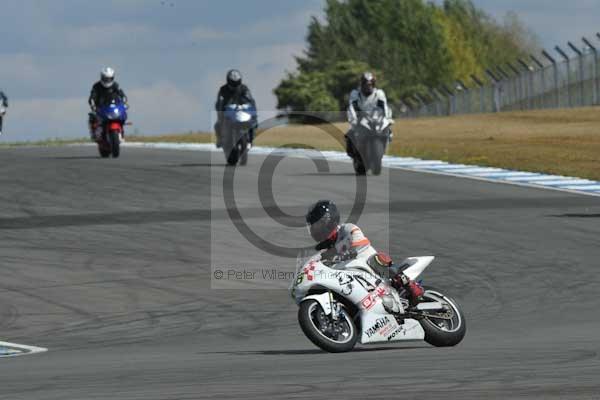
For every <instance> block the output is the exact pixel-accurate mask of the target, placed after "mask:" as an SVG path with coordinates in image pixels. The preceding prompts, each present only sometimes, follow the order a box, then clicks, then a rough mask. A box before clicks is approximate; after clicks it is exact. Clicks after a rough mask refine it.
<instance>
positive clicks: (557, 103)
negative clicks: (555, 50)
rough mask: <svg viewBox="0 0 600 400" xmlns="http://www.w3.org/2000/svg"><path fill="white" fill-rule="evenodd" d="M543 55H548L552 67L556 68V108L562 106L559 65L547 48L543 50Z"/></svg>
mask: <svg viewBox="0 0 600 400" xmlns="http://www.w3.org/2000/svg"><path fill="white" fill-rule="evenodd" d="M542 55H543V56H544V57H546V58H547V59H548V60H549V61H550V62H551V63H552V69H553V70H554V90H555V91H556V108H559V107H560V91H559V89H558V66H557V65H556V60H555V59H554V57H552V56H551V55H550V54H548V52H547V51H546V50H542Z"/></svg>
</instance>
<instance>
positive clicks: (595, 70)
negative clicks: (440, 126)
mask: <svg viewBox="0 0 600 400" xmlns="http://www.w3.org/2000/svg"><path fill="white" fill-rule="evenodd" d="M596 39H598V40H600V33H597V34H596ZM582 43H583V46H581V47H578V46H576V45H575V44H573V43H572V42H568V43H567V47H566V48H565V49H567V48H568V50H566V51H565V49H563V48H561V47H559V46H555V48H554V52H555V53H556V54H555V55H554V56H553V55H552V54H551V53H550V52H548V51H546V50H543V51H542V52H541V53H540V54H539V55H533V54H531V55H530V56H529V57H527V58H520V59H517V60H515V61H514V62H511V63H507V64H504V65H498V66H496V67H494V68H490V69H488V70H486V76H485V78H484V77H478V76H475V75H471V76H470V80H469V84H467V83H466V82H463V81H461V80H458V81H456V82H455V84H454V85H452V86H449V85H442V86H440V87H437V88H429V93H428V94H427V95H413V96H408V97H405V98H404V99H402V101H401V102H400V103H399V104H397V105H396V107H395V108H396V109H398V106H399V108H400V111H401V113H400V116H402V117H407V118H416V117H425V116H445V115H454V114H471V113H489V112H501V111H516V110H534V109H545V108H564V107H585V106H594V105H599V104H600V69H599V68H600V65H599V64H600V54H599V52H600V45H596V44H595V43H592V41H590V40H588V39H587V38H585V37H584V38H582ZM569 53H571V54H572V55H571V56H569Z"/></svg>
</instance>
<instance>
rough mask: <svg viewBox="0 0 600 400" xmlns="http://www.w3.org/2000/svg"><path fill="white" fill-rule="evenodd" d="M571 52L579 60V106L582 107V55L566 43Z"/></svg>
mask: <svg viewBox="0 0 600 400" xmlns="http://www.w3.org/2000/svg"><path fill="white" fill-rule="evenodd" d="M567 44H568V45H569V47H570V48H571V50H573V51H574V52H575V53H576V54H577V57H578V58H579V106H580V107H583V105H584V104H583V103H584V95H583V87H584V86H583V85H584V81H583V80H584V72H583V53H582V52H581V50H579V49H578V48H577V47H576V46H575V45H574V44H573V43H571V42H567Z"/></svg>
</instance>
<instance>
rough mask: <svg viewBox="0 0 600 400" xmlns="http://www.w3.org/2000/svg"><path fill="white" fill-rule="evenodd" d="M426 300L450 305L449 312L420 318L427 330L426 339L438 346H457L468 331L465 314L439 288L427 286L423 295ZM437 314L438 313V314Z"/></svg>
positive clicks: (424, 328)
mask: <svg viewBox="0 0 600 400" xmlns="http://www.w3.org/2000/svg"><path fill="white" fill-rule="evenodd" d="M423 298H424V299H425V301H428V300H429V301H439V302H440V303H442V304H445V305H446V306H447V307H448V310H447V312H445V313H439V316H440V318H435V316H434V314H432V315H431V316H427V317H424V318H423V319H421V320H419V322H420V323H421V326H422V327H423V330H424V331H425V341H426V342H427V343H429V344H431V345H432V346H436V347H450V346H456V345H457V344H458V343H460V342H461V341H462V340H463V338H464V337H465V334H466V333H467V325H466V322H465V316H464V315H463V313H462V311H461V310H460V308H459V306H458V304H457V303H456V301H455V300H454V299H452V298H451V297H448V296H446V295H444V294H443V293H441V292H440V291H438V290H435V289H432V288H426V289H425V294H424V295H423ZM436 315H437V314H436Z"/></svg>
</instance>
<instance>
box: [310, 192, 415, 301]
mask: <svg viewBox="0 0 600 400" xmlns="http://www.w3.org/2000/svg"><path fill="white" fill-rule="evenodd" d="M306 223H307V226H308V230H309V232H310V235H311V237H312V238H313V239H314V240H315V241H316V242H317V243H318V244H317V245H316V247H315V249H316V250H319V251H323V253H322V257H324V258H328V259H335V258H337V259H338V260H340V261H342V260H349V259H359V260H362V261H364V262H365V263H367V264H368V265H369V266H370V267H372V268H373V269H374V270H375V272H377V273H378V274H380V275H382V276H384V277H387V278H389V279H390V280H391V284H392V286H393V287H394V288H396V289H405V290H406V291H407V292H408V293H409V301H410V303H411V304H412V305H414V304H416V303H418V301H419V299H420V297H421V296H422V295H423V293H424V290H423V288H422V287H421V286H420V285H419V284H418V283H417V282H415V281H412V280H410V279H409V278H408V277H407V276H406V275H404V274H403V273H402V272H401V271H399V270H398V266H397V265H395V264H394V263H393V262H392V259H391V258H390V257H389V256H388V255H387V254H385V253H382V252H377V250H375V248H374V247H373V246H371V242H370V241H369V239H367V237H366V236H365V235H364V234H363V232H362V230H361V229H360V228H359V227H358V226H356V225H354V224H341V225H340V214H339V211H338V209H337V206H336V205H335V203H334V202H332V201H330V200H320V201H318V202H316V203H315V204H313V205H312V206H311V207H310V208H309V210H308V213H307V214H306Z"/></svg>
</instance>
